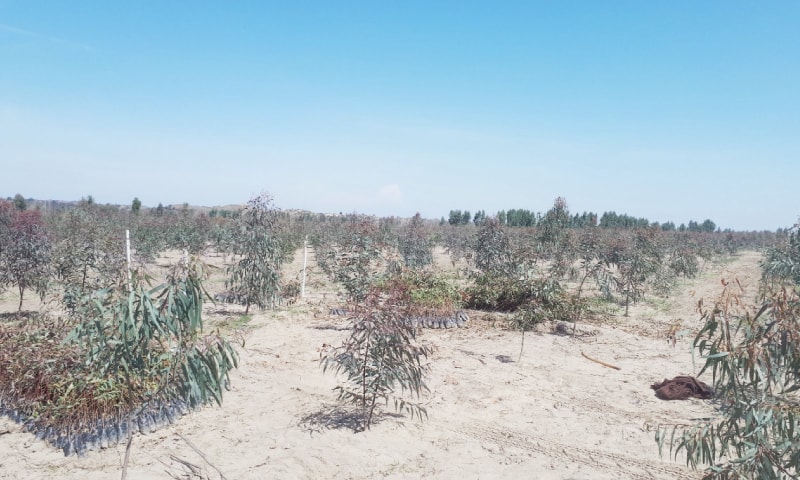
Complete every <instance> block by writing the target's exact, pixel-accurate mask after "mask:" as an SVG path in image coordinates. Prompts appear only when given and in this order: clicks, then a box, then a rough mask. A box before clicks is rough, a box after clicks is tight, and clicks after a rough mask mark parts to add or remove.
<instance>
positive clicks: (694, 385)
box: [650, 376, 714, 400]
mask: <svg viewBox="0 0 800 480" xmlns="http://www.w3.org/2000/svg"><path fill="white" fill-rule="evenodd" d="M650 388H652V389H653V390H655V391H656V397H658V398H660V399H661V400H686V399H687V398H689V397H695V398H703V399H708V398H711V397H713V396H714V391H713V390H712V389H711V387H709V386H708V385H706V384H705V383H703V382H701V381H699V380H698V379H696V378H694V377H689V376H681V377H675V378H673V379H672V380H666V379H665V380H664V381H663V382H661V383H654V384H652V385H651V386H650Z"/></svg>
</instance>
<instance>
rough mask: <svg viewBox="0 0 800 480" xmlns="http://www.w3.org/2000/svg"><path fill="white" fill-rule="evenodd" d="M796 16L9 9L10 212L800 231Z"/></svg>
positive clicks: (416, 5)
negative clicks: (524, 215) (645, 222)
mask: <svg viewBox="0 0 800 480" xmlns="http://www.w3.org/2000/svg"><path fill="white" fill-rule="evenodd" d="M798 184H800V2H798V1H795V0H792V1H771V2H744V1H742V2H738V1H728V0H726V1H696V0H691V1H629V0H626V1H601V0H596V1H552V0H549V1H542V2H536V1H530V0H529V1H521V2H511V1H503V2H490V1H483V2H478V1H468V0H460V1H453V2H444V1H419V2H417V1H409V0H405V1H401V2H398V1H364V2H347V1H335V2H333V1H324V2H322V1H320V2H292V1H282V2H266V1H250V2H245V1H235V2H228V1H225V2H223V1H219V2H213V3H212V2H178V1H141V2H113V1H106V0H103V1H99V0H98V1H80V0H70V1H62V0H55V1H49V2H46V1H37V0H20V1H6V0H0V197H6V196H13V195H14V194H16V193H21V194H22V195H24V196H25V197H34V198H41V199H58V200H78V199H80V198H81V197H85V196H87V195H92V196H93V197H94V198H95V199H96V201H98V202H100V203H122V204H129V203H130V202H131V200H132V199H133V198H134V197H138V198H139V199H140V200H141V201H142V203H143V204H144V205H145V206H155V205H157V204H158V203H163V204H165V205H166V204H172V203H184V202H188V203H190V204H193V205H206V206H214V205H225V204H232V203H244V202H246V201H247V200H248V199H249V198H250V197H251V196H253V195H255V194H258V193H260V192H262V191H267V192H269V193H271V194H273V196H274V197H275V203H276V205H277V206H279V207H281V208H284V209H290V208H303V209H308V210H311V211H315V212H346V213H347V212H354V211H356V212H360V213H368V214H377V215H396V216H411V215H413V214H414V213H415V212H420V213H421V214H422V215H423V216H424V217H427V218H439V217H442V216H445V217H446V216H447V215H448V212H449V211H450V210H451V209H461V210H470V211H471V212H474V211H476V210H485V211H486V212H487V213H488V214H493V213H495V212H497V211H498V210H501V209H510V208H526V209H529V210H533V211H541V212H544V211H546V210H547V209H549V208H550V207H551V206H552V204H553V200H554V199H555V198H556V197H558V196H562V197H564V198H566V200H567V203H568V205H569V208H570V211H571V212H573V213H580V212H582V211H593V212H598V213H601V214H602V212H604V211H612V210H613V211H616V212H617V213H627V214H630V215H633V216H637V217H646V218H648V219H650V220H651V221H659V222H665V221H674V222H675V223H676V224H680V223H684V222H688V221H689V220H696V221H701V222H702V221H703V220H705V219H706V218H710V219H711V220H713V221H714V222H716V223H717V225H718V226H720V227H722V228H733V229H739V230H762V229H767V230H774V229H776V228H779V227H786V226H790V225H792V224H793V223H794V222H795V221H797V219H798V216H800V188H798Z"/></svg>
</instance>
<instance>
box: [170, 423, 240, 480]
mask: <svg viewBox="0 0 800 480" xmlns="http://www.w3.org/2000/svg"><path fill="white" fill-rule="evenodd" d="M178 436H179V437H181V439H183V441H184V442H186V444H187V445H189V446H190V447H191V448H192V450H194V451H195V452H196V453H197V454H198V455H200V457H201V458H202V459H203V460H205V462H206V463H207V464H209V465H211V467H212V468H213V469H214V470H216V471H217V473H219V478H220V480H228V479H227V478H226V477H225V474H223V473H222V470H220V469H219V468H217V466H216V465H214V464H213V463H211V461H210V460H209V459H208V457H206V455H205V454H204V453H203V452H202V451H201V450H200V449H199V448H197V447H195V446H194V444H193V443H192V442H190V441H189V439H188V438H186V437H184V436H183V435H181V434H180V433H179V434H178Z"/></svg>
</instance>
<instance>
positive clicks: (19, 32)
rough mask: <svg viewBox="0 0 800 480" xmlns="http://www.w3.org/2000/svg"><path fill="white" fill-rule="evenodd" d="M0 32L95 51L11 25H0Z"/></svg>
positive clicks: (85, 46)
mask: <svg viewBox="0 0 800 480" xmlns="http://www.w3.org/2000/svg"><path fill="white" fill-rule="evenodd" d="M0 31H3V32H8V33H12V34H14V35H18V36H23V37H28V38H33V39H36V40H41V41H43V42H47V43H50V44H55V45H61V46H64V47H69V48H74V49H78V50H84V51H87V52H93V51H94V50H95V49H94V47H92V46H90V45H86V44H84V43H79V42H73V41H71V40H64V39H63V38H59V37H54V36H52V35H44V34H41V33H37V32H33V31H30V30H25V29H24V28H19V27H15V26H13V25H6V24H4V23H0Z"/></svg>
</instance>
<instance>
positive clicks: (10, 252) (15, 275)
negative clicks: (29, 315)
mask: <svg viewBox="0 0 800 480" xmlns="http://www.w3.org/2000/svg"><path fill="white" fill-rule="evenodd" d="M2 203H7V202H5V201H2ZM2 210H3V212H2V213H0V216H2V217H3V219H2V220H0V223H2V225H0V229H2V230H3V231H2V232H0V242H1V243H2V244H1V245H0V285H6V286H7V285H13V286H16V287H17V290H18V292H19V305H18V308H17V313H18V314H19V313H20V312H22V302H23V298H24V296H25V292H26V291H28V290H33V291H34V292H36V293H37V294H38V295H39V296H40V297H41V298H44V296H45V294H46V293H47V287H48V280H49V277H50V259H51V244H50V238H49V236H48V234H47V228H46V225H45V223H44V221H43V220H42V216H41V214H40V213H39V212H38V211H36V210H16V209H15V208H13V207H9V206H5V207H3V208H2Z"/></svg>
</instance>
